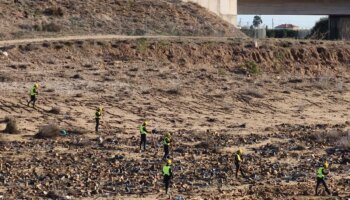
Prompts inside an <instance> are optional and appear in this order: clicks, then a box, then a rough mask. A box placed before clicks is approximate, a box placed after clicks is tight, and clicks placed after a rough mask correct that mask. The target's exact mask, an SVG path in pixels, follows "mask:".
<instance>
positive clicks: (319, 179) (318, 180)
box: [315, 177, 331, 195]
mask: <svg viewBox="0 0 350 200" xmlns="http://www.w3.org/2000/svg"><path fill="white" fill-rule="evenodd" d="M321 183H322V184H323V186H324V188H325V189H326V192H327V193H328V194H331V192H330V191H329V189H328V187H327V184H326V181H324V179H322V178H318V177H317V180H316V192H315V194H316V195H317V194H318V193H317V190H318V186H320V184H321Z"/></svg>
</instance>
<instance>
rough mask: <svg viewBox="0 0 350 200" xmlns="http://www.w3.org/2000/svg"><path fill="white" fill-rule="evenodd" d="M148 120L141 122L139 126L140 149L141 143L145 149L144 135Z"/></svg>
mask: <svg viewBox="0 0 350 200" xmlns="http://www.w3.org/2000/svg"><path fill="white" fill-rule="evenodd" d="M148 123H149V122H148V121H145V122H143V124H142V125H141V126H140V134H141V142H140V150H141V147H142V145H143V150H146V135H147V133H149V132H148V130H147V128H146V127H147V126H148Z"/></svg>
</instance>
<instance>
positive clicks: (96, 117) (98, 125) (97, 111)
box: [95, 107, 103, 134]
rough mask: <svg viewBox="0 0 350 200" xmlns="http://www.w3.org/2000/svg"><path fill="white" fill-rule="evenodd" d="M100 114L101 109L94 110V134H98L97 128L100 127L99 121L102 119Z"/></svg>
mask: <svg viewBox="0 0 350 200" xmlns="http://www.w3.org/2000/svg"><path fill="white" fill-rule="evenodd" d="M102 112H103V108H102V107H98V108H97V109H96V112H95V120H96V126H95V132H96V134H97V133H98V128H99V127H100V120H101V117H102Z"/></svg>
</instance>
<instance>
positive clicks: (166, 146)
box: [163, 133, 171, 160]
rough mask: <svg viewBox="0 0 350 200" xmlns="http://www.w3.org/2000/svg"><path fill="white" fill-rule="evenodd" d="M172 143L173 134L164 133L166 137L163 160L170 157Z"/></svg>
mask: <svg viewBox="0 0 350 200" xmlns="http://www.w3.org/2000/svg"><path fill="white" fill-rule="evenodd" d="M170 143H171V135H170V133H166V134H165V135H164V139H163V145H164V156H163V160H165V159H168V157H169V148H170Z"/></svg>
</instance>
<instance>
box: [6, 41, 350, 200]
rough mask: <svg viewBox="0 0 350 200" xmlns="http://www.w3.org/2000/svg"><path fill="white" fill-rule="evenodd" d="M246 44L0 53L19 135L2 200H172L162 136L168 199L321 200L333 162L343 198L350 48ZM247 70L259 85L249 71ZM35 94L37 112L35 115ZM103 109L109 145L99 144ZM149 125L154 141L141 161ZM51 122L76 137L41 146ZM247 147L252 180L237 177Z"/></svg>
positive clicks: (140, 44)
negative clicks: (318, 179)
mask: <svg viewBox="0 0 350 200" xmlns="http://www.w3.org/2000/svg"><path fill="white" fill-rule="evenodd" d="M251 44H252V42H251V41H248V40H247V41H245V40H238V41H234V40H232V39H225V38H215V39H211V40H209V39H203V38H201V39H184V38H172V39H169V38H159V39H158V38H157V39H154V38H153V39H146V38H138V39H113V40H73V41H44V42H38V43H35V44H33V43H29V44H15V45H10V46H6V47H4V49H6V51H7V52H8V54H9V57H7V58H5V57H1V59H2V62H0V69H1V74H0V87H1V88H2V92H3V95H2V96H0V117H1V118H3V117H5V116H12V117H13V118H15V119H16V121H17V128H18V131H19V134H1V140H0V141H1V145H0V152H1V157H0V166H2V171H1V173H2V175H1V176H0V180H3V181H0V191H2V192H3V194H4V199H39V198H43V199H49V198H51V199H69V198H70V199H79V198H90V199H97V198H102V199H137V198H140V197H142V198H143V199H146V200H151V199H169V198H167V197H165V196H164V195H163V194H164V191H163V187H162V178H161V167H162V165H163V162H162V156H163V149H162V135H163V134H164V133H165V132H171V133H173V137H172V139H173V141H174V147H173V151H172V152H171V156H172V157H173V161H174V162H173V169H174V174H175V176H174V180H173V183H174V184H173V185H172V190H171V193H172V195H173V197H174V196H177V195H179V194H182V195H184V197H185V199H210V200H214V199H288V198H293V199H302V200H304V199H322V198H323V197H320V196H319V197H314V196H313V195H314V186H315V185H314V179H315V170H316V168H317V167H318V166H320V165H321V164H322V163H323V160H324V159H325V158H327V159H329V162H330V163H331V168H330V171H331V173H330V176H331V177H332V178H331V179H330V180H328V184H329V186H330V188H331V189H332V192H334V194H335V195H336V196H335V197H334V198H332V197H331V198H328V197H325V198H324V199H346V197H348V195H349V191H350V188H349V182H350V176H349V175H350V168H349V162H350V161H349V156H350V151H349V147H350V141H349V139H347V137H346V135H347V134H348V132H349V130H350V122H349V119H350V113H349V110H350V101H349V100H350V90H349V89H350V71H349V59H350V55H349V52H348V51H347V49H349V45H348V44H344V43H342V42H339V43H323V42H315V41H310V42H307V43H305V42H304V41H303V42H302V43H301V42H299V41H295V42H285V41H278V42H273V41H271V40H270V41H266V42H265V43H264V44H263V45H262V47H261V48H260V49H256V48H252V47H251ZM252 61H254V62H255V64H256V68H257V69H258V70H256V73H252V72H254V71H255V70H253V69H254V68H253V67H252V68H249V67H251V66H253V64H250V65H246V63H252ZM274 63H275V64H274ZM277 66H279V67H277ZM246 72H248V73H246ZM249 72H250V73H251V74H249ZM35 82H39V83H40V88H39V91H40V92H39V100H38V102H37V109H33V108H32V107H28V106H27V103H26V100H27V99H28V91H29V89H30V87H31V86H32V85H33V83H35ZM99 105H103V106H104V107H105V113H104V114H105V115H104V116H103V120H102V121H103V123H102V126H101V129H100V136H102V137H103V138H104V142H103V143H102V144H101V143H99V142H98V141H97V140H96V137H97V135H96V134H95V132H94V123H95V122H94V113H95V112H94V111H95V109H96V107H97V106H99ZM53 108H55V109H53ZM53 111H54V112H53ZM145 119H148V120H150V122H151V124H150V127H149V129H150V130H152V129H157V130H158V132H157V133H156V134H149V135H148V136H147V137H148V144H147V145H148V146H147V147H148V149H147V151H146V152H140V151H139V131H138V126H139V125H140V124H141V123H142V122H143V120H145ZM0 121H2V119H0ZM49 123H51V124H56V125H57V126H58V127H60V128H61V129H66V130H68V133H69V134H68V136H62V137H58V138H55V139H52V138H51V139H46V140H41V139H37V138H35V137H33V135H34V134H36V133H37V132H38V131H39V128H40V127H41V126H42V125H45V124H49ZM4 129H5V123H1V122H0V130H4ZM82 134H83V135H82ZM348 138H349V137H348ZM240 147H242V148H244V150H245V152H244V158H245V160H244V165H243V169H244V170H246V172H247V176H248V177H249V180H246V179H243V178H235V176H234V175H233V174H234V171H233V170H234V167H233V165H234V164H233V162H234V161H233V153H234V152H235V151H236V150H237V149H238V148H240Z"/></svg>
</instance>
